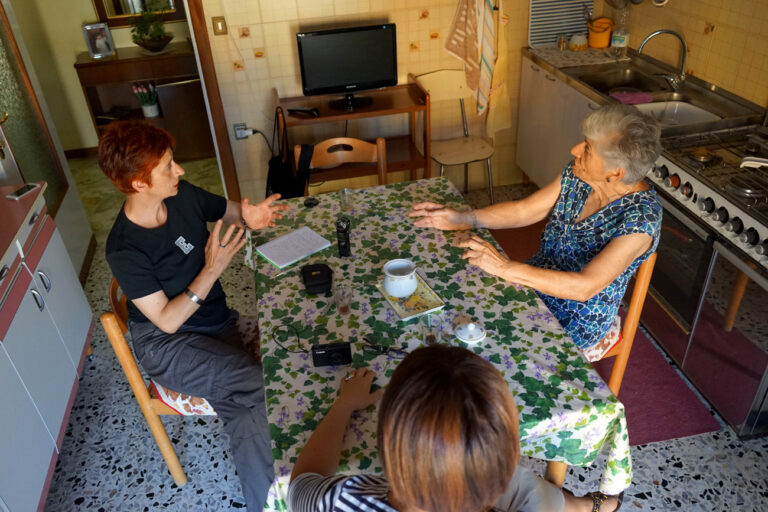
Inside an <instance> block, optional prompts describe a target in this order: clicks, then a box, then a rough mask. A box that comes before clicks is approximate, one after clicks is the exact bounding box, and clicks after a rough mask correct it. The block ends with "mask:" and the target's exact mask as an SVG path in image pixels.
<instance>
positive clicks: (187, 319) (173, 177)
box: [99, 121, 287, 510]
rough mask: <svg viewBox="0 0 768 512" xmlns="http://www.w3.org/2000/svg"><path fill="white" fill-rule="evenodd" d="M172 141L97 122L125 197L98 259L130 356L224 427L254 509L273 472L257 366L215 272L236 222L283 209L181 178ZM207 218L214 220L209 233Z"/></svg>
mask: <svg viewBox="0 0 768 512" xmlns="http://www.w3.org/2000/svg"><path fill="white" fill-rule="evenodd" d="M174 146H175V141H174V139H173V137H171V136H170V135H169V134H168V133H167V132H166V131H164V130H161V129H159V128H156V127H154V126H151V125H148V124H144V123H140V122H136V121H128V122H116V123H112V124H110V125H109V126H108V127H107V128H106V129H105V131H104V133H103V135H102V137H101V139H100V141H99V166H100V167H101V170H102V171H103V172H104V174H106V175H107V177H108V178H109V179H110V180H111V181H112V183H113V184H114V185H115V186H116V187H117V188H118V189H119V190H120V191H121V192H123V193H124V194H125V203H124V204H123V207H122V208H121V210H120V213H118V215H117V219H115V223H114V225H113V226H112V230H111V231H110V233H109V237H108V238H107V244H106V255H107V262H108V263H109V266H110V268H111V269H112V273H113V274H114V276H115V278H116V279H117V282H118V283H119V284H120V287H121V288H122V290H123V293H124V294H125V296H126V297H127V298H128V313H129V318H128V326H129V328H130V331H131V338H132V343H133V349H134V352H135V353H136V357H137V358H138V360H139V363H140V364H141V366H142V367H143V368H144V370H145V371H146V372H147V374H148V375H149V376H150V377H152V379H153V380H154V381H155V382H157V383H159V384H161V385H163V386H167V387H168V388H171V389H173V390H174V391H177V392H180V393H185V394H189V395H193V396H198V397H202V398H206V399H208V401H209V402H210V404H211V405H212V406H213V408H214V409H215V410H216V413H217V414H218V416H219V418H221V420H222V423H223V424H224V429H225V431H226V432H227V433H228V434H229V437H230V448H231V450H232V456H233V459H234V462H235V466H236V468H237V472H238V475H239V477H240V483H241V484H242V487H243V493H244V495H245V499H246V502H247V504H248V507H249V509H250V510H261V508H262V506H263V504H264V502H265V500H266V497H267V491H268V488H269V485H270V484H271V482H272V478H273V476H274V474H273V469H272V454H271V449H270V446H269V429H268V426H267V418H266V406H265V402H264V389H263V384H262V369H261V365H260V364H259V363H258V362H257V361H256V360H254V358H253V357H252V356H251V355H250V354H249V352H248V351H247V350H246V349H245V348H244V346H243V343H242V340H241V338H240V334H239V333H238V330H237V327H236V320H237V318H238V314H237V312H236V311H233V310H230V309H229V308H228V307H227V302H226V296H225V295H224V290H223V289H222V287H221V283H219V276H221V273H222V272H223V271H224V269H225V268H226V267H227V266H228V265H229V263H230V261H231V260H232V258H233V257H234V256H235V254H236V253H237V252H238V251H239V250H240V249H241V248H242V247H243V245H244V244H245V238H244V236H243V235H244V231H245V229H244V228H245V227H248V228H251V229H259V228H264V227H267V226H273V225H274V220H275V219H278V218H280V213H279V211H280V210H283V209H285V208H287V206H286V205H275V204H274V202H275V201H276V200H277V199H279V197H280V196H279V195H277V194H276V195H274V196H270V197H268V198H267V199H266V200H264V201H262V202H261V203H258V204H255V205H251V204H249V203H248V200H247V199H243V201H242V202H241V203H236V202H233V201H228V200H227V199H225V198H223V197H220V196H217V195H214V194H211V193H209V192H206V191H205V190H202V189H200V188H198V187H196V186H194V185H191V184H190V183H187V182H185V181H181V180H180V177H181V176H182V175H183V174H184V170H183V169H182V168H181V167H180V166H179V164H177V163H176V162H174V160H173V148H174ZM207 222H216V224H215V226H214V228H213V232H212V233H210V234H209V233H208V227H207V224H206V223H207ZM223 223H227V224H229V228H227V230H226V231H225V232H224V234H223V236H222V234H221V230H222V224H223Z"/></svg>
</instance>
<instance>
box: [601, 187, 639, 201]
mask: <svg viewBox="0 0 768 512" xmlns="http://www.w3.org/2000/svg"><path fill="white" fill-rule="evenodd" d="M634 189H635V185H632V186H630V187H629V188H628V189H627V190H625V191H624V192H619V193H618V194H613V195H612V196H608V199H606V201H608V202H609V203H610V202H611V201H613V200H614V199H615V198H617V197H624V196H626V195H627V194H629V193H631V192H632V191H633V190H634Z"/></svg>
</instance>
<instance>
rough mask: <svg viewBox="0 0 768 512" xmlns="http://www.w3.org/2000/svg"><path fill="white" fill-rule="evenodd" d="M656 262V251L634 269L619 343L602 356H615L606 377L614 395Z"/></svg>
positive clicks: (617, 390)
mask: <svg viewBox="0 0 768 512" xmlns="http://www.w3.org/2000/svg"><path fill="white" fill-rule="evenodd" d="M655 264H656V253H655V252H654V253H653V254H651V255H650V256H648V258H647V259H646V260H645V261H644V262H643V263H641V264H640V266H639V267H637V270H636V271H635V285H634V288H632V295H631V297H630V299H629V306H628V307H627V316H626V318H625V319H624V325H623V326H622V329H621V338H622V339H621V343H619V344H618V345H616V346H615V347H614V348H613V349H611V350H610V351H609V352H608V353H607V354H606V355H605V356H604V357H603V359H605V358H606V357H612V356H616V360H615V361H614V362H613V369H612V370H611V376H610V378H609V379H608V387H609V388H610V389H611V391H613V394H614V395H617V396H618V394H619V390H620V389H621V382H622V381H623V380H624V372H625V371H626V369H627V362H628V361H629V353H630V351H631V350H632V344H633V343H634V341H635V333H636V332H637V324H638V323H639V322H640V313H641V312H642V311H643V304H645V297H646V295H647V294H648V285H649V283H650V282H651V275H652V274H653V266H654V265H655Z"/></svg>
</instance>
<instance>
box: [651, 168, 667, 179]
mask: <svg viewBox="0 0 768 512" xmlns="http://www.w3.org/2000/svg"><path fill="white" fill-rule="evenodd" d="M653 175H654V176H656V177H657V178H659V179H660V180H663V179H664V178H666V177H667V176H669V169H667V166H666V165H659V166H656V165H654V166H653Z"/></svg>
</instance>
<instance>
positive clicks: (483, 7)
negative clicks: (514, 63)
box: [476, 0, 496, 116]
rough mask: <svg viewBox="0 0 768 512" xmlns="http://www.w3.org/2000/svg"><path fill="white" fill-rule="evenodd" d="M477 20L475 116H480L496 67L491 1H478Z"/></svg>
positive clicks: (486, 100)
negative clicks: (477, 56) (477, 51)
mask: <svg viewBox="0 0 768 512" xmlns="http://www.w3.org/2000/svg"><path fill="white" fill-rule="evenodd" d="M476 5H477V19H478V21H481V22H482V23H481V24H480V27H482V32H481V34H480V83H479V84H478V88H477V115H479V116H481V115H483V114H484V113H485V110H486V108H487V107H488V98H489V97H490V95H491V84H492V82H493V72H494V70H493V67H494V66H495V65H496V21H495V20H494V18H493V4H492V3H491V0H479V2H478V3H477V4H476Z"/></svg>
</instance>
